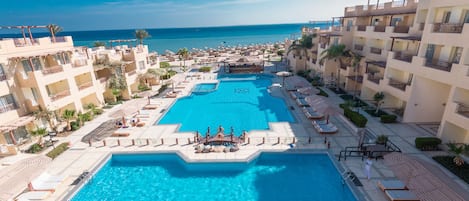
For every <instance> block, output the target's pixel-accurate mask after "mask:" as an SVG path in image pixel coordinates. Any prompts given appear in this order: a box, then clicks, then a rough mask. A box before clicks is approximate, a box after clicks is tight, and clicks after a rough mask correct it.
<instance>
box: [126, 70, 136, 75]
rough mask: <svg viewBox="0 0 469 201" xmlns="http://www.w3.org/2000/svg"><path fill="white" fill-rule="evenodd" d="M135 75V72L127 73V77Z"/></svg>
mask: <svg viewBox="0 0 469 201" xmlns="http://www.w3.org/2000/svg"><path fill="white" fill-rule="evenodd" d="M135 74H137V71H136V70H133V71H130V72H127V76H132V75H135Z"/></svg>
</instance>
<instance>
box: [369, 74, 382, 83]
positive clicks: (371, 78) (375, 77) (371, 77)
mask: <svg viewBox="0 0 469 201" xmlns="http://www.w3.org/2000/svg"><path fill="white" fill-rule="evenodd" d="M367 79H368V81H370V82H373V83H375V84H379V81H380V80H382V79H383V78H382V77H378V76H374V75H371V74H368V78H367Z"/></svg>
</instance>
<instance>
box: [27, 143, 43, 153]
mask: <svg viewBox="0 0 469 201" xmlns="http://www.w3.org/2000/svg"><path fill="white" fill-rule="evenodd" d="M43 149H44V147H42V146H41V145H40V144H38V143H34V144H33V145H31V146H30V147H29V149H28V150H26V153H31V154H34V153H38V152H40V151H42V150H43Z"/></svg>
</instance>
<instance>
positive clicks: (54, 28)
mask: <svg viewBox="0 0 469 201" xmlns="http://www.w3.org/2000/svg"><path fill="white" fill-rule="evenodd" d="M47 28H49V32H50V34H51V35H52V42H54V43H55V42H56V41H55V35H56V34H58V33H59V32H61V31H62V30H63V29H62V27H60V26H59V25H56V24H49V25H47Z"/></svg>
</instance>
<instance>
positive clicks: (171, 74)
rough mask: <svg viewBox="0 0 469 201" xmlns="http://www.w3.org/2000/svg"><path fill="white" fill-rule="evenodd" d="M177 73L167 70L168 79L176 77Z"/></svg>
mask: <svg viewBox="0 0 469 201" xmlns="http://www.w3.org/2000/svg"><path fill="white" fill-rule="evenodd" d="M177 73H178V72H176V71H173V70H169V71H168V75H169V77H173V76H174V75H176V74H177Z"/></svg>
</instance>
